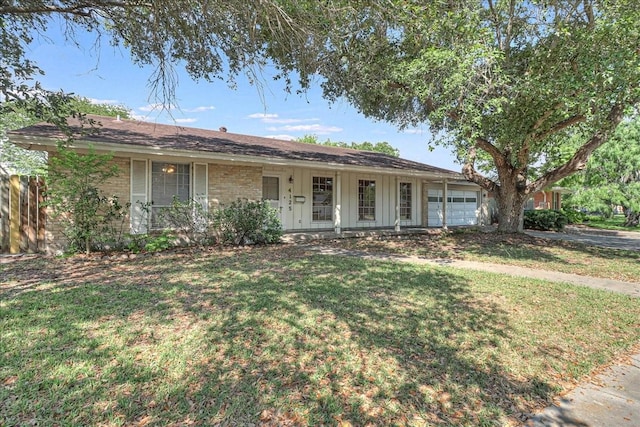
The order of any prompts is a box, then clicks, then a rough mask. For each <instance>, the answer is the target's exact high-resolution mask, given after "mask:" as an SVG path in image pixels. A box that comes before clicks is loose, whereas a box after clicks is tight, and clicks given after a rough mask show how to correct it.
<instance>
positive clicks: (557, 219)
mask: <svg viewBox="0 0 640 427" xmlns="http://www.w3.org/2000/svg"><path fill="white" fill-rule="evenodd" d="M568 223H569V219H568V218H567V216H566V215H565V214H564V213H562V212H561V211H556V210H550V209H543V210H533V211H525V212H524V228H528V229H532V230H541V231H551V230H554V231H562V230H563V229H564V227H565V226H566V225H567V224H568Z"/></svg>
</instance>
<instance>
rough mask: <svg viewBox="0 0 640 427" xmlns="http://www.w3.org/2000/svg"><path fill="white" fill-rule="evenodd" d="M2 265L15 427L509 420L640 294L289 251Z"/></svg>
mask: <svg viewBox="0 0 640 427" xmlns="http://www.w3.org/2000/svg"><path fill="white" fill-rule="evenodd" d="M2 273H3V276H2V277H3V279H2V282H1V283H0V328H1V329H0V330H2V340H0V384H2V387H0V420H1V423H3V424H6V425H26V424H33V423H37V424H40V425H55V424H59V425H88V424H91V425H105V426H112V425H113V426H116V425H136V424H138V425H189V424H197V425H215V424H225V423H233V424H238V425H241V424H250V423H253V424H260V423H262V424H271V425H287V424H288V425H319V424H324V425H336V424H340V423H345V424H346V423H351V424H352V425H367V424H370V425H393V424H404V425H505V424H509V423H510V422H515V420H516V419H519V417H520V414H522V413H528V412H529V411H530V410H531V409H532V408H534V407H539V406H540V405H544V404H546V403H547V402H549V400H550V399H551V398H552V397H553V396H554V395H555V394H556V393H557V392H559V391H560V390H562V389H563V388H565V387H567V386H568V385H570V384H571V383H572V382H574V381H576V380H578V379H580V378H582V377H583V376H584V375H587V374H589V373H590V372H591V371H592V370H594V369H595V368H596V367H598V366H600V365H601V364H603V363H606V362H607V361H608V360H611V358H612V357H615V356H616V355H619V354H621V353H622V352H624V351H625V350H626V349H628V348H629V347H630V346H632V345H633V344H634V343H637V342H638V340H639V339H640V321H639V320H638V319H640V303H639V301H638V300H634V299H631V298H629V297H624V296H619V295H614V294H611V293H606V292H599V291H596V290H592V289H586V288H584V289H583V288H580V287H572V286H569V285H562V284H552V283H547V282H543V281H535V280H524V279H514V278H510V277H506V276H499V275H492V274H487V273H480V272H471V271H458V270H453V269H440V268H434V267H426V266H417V265H410V264H400V263H393V262H375V261H363V260H359V259H353V258H347V257H339V256H319V255H313V254H311V253H307V252H305V251H304V250H302V249H298V248H292V247H276V248H254V249H248V250H238V251H229V252H211V253H206V252H205V253H184V254H168V255H159V256H152V257H148V258H141V259H137V260H130V261H120V262H112V263H110V264H104V262H102V261H95V260H84V261H81V260H73V259H71V260H47V262H46V263H40V264H37V268H34V264H31V266H30V267H29V268H26V267H25V266H24V265H21V264H11V265H5V266H4V268H3V271H2Z"/></svg>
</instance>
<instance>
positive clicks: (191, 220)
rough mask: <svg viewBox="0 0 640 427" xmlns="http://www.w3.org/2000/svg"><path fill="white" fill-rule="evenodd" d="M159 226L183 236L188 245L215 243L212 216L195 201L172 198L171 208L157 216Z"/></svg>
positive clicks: (163, 210) (165, 209) (161, 211)
mask: <svg viewBox="0 0 640 427" xmlns="http://www.w3.org/2000/svg"><path fill="white" fill-rule="evenodd" d="M158 216H159V218H158V222H159V224H163V225H164V226H165V227H167V228H170V229H171V230H174V231H176V232H178V233H181V234H183V235H184V236H185V237H186V238H187V239H188V240H189V243H195V244H210V243H212V242H213V241H215V230H214V228H213V218H212V215H211V214H210V213H209V212H208V211H207V209H206V207H205V206H202V204H201V203H199V202H198V201H196V200H193V199H189V200H188V201H186V202H182V201H180V200H179V199H178V198H177V197H176V196H174V198H173V200H172V202H171V206H169V207H167V208H163V209H161V210H160V212H159V214H158Z"/></svg>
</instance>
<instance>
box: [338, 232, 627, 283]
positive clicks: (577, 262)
mask: <svg viewBox="0 0 640 427" xmlns="http://www.w3.org/2000/svg"><path fill="white" fill-rule="evenodd" d="M331 244H333V245H336V246H339V247H343V248H349V249H357V250H366V251H371V252H382V253H393V254H402V255H413V256H419V257H424V258H453V259H463V260H469V261H480V262H489V263H497V264H508V265H515V266H522V267H530V268H536V269H541V270H551V271H559V272H563V273H572V274H579V275H583V276H592V277H600V278H606V279H616V280H622V281H627V282H632V283H635V282H640V253H638V252H637V251H628V250H617V249H607V248H598V247H593V246H588V245H584V244H581V243H575V242H567V241H556V240H549V239H540V238H535V237H531V236H528V235H515V236H511V235H500V234H497V233H482V232H479V231H472V230H470V231H459V232H455V231H454V232H451V233H446V234H442V235H437V234H436V235H414V236H408V237H403V238H401V239H394V238H368V239H343V240H338V241H334V242H332V243H331Z"/></svg>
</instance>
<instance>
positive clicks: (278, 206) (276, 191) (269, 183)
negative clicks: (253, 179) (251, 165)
mask: <svg viewBox="0 0 640 427" xmlns="http://www.w3.org/2000/svg"><path fill="white" fill-rule="evenodd" d="M280 193H281V188H280V177H279V176H263V177H262V198H263V199H264V200H266V201H267V202H269V205H270V206H271V207H272V208H274V209H275V210H276V211H278V216H279V218H280V223H281V224H282V228H283V229H286V228H287V227H286V226H285V223H284V209H283V206H282V202H281V200H280V198H281V194H280Z"/></svg>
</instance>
